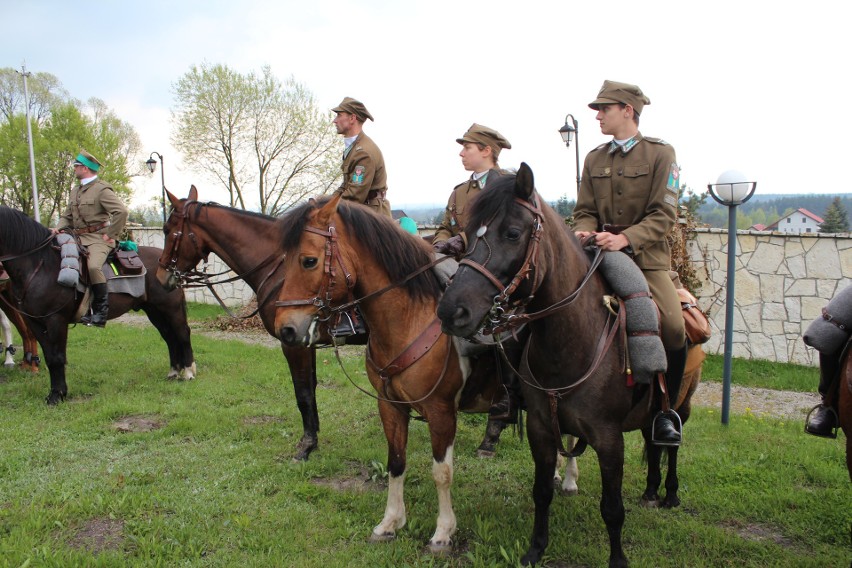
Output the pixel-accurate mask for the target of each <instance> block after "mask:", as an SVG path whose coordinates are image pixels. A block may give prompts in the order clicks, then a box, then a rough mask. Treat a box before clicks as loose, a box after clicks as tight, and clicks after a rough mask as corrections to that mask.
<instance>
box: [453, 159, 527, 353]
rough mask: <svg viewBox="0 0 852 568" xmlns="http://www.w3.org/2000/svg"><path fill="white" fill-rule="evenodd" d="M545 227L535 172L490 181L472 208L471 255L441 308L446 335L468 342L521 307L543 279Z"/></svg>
mask: <svg viewBox="0 0 852 568" xmlns="http://www.w3.org/2000/svg"><path fill="white" fill-rule="evenodd" d="M542 223H543V214H542V211H541V208H540V197H539V196H538V194H537V193H536V191H535V184H534V180H533V173H532V170H531V169H530V167H529V166H528V165H527V164H526V163H522V164H521V167H520V169H519V170H518V173H517V175H515V176H499V177H494V178H490V177H489V179H488V182H487V185H486V188H485V190H484V191H482V192H480V193H479V195H478V196H477V198H476V199H475V200H474V202H473V203H472V204H471V214H470V221H469V222H468V225H467V227H466V229H465V236H466V237H467V243H468V246H467V252H466V254H465V256H464V258H463V259H462V261H461V262H460V263H459V269H458V272H456V275H455V276H454V277H453V280H452V284H451V285H450V287H449V288H448V289H447V291H446V292H445V293H444V296H443V298H442V299H441V302H440V304H439V305H438V317H440V318H441V322H442V324H443V330H444V331H445V332H446V333H450V334H453V335H457V336H460V337H469V336H471V335H473V334H475V333H476V332H477V331H478V330H479V329H481V328H483V326H486V327H487V326H488V324H489V321H491V322H495V323H496V321H497V318H499V317H500V315H501V314H503V313H505V311H506V310H507V309H514V308H516V307H519V306H523V305H525V304H526V302H527V301H528V300H529V298H530V296H531V295H532V294H533V292H534V291H535V289H534V288H535V283H536V282H537V281H538V279H539V276H540V275H539V274H538V273H537V267H536V262H537V258H536V257H537V250H538V244H539V241H540V234H541V229H542Z"/></svg>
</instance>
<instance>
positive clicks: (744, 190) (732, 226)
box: [707, 170, 757, 424]
mask: <svg viewBox="0 0 852 568" xmlns="http://www.w3.org/2000/svg"><path fill="white" fill-rule="evenodd" d="M746 179H747V178H746V177H745V176H744V175H743V174H742V173H740V172H738V171H735V170H729V171H727V172H725V173H723V174H722V175H720V176H719V179H718V180H716V183H715V184H713V183H710V184H707V189H709V190H710V195H711V196H712V197H713V199H715V200H716V201H717V202H719V203H720V204H722V205H724V206H726V207H727V208H728V287H727V297H726V298H725V366H724V371H723V375H722V424H727V423H728V418H729V411H730V407H731V357H732V355H733V354H732V351H733V337H734V276H735V274H736V262H735V260H736V259H735V255H736V252H737V205H741V204H743V203H745V202H746V201H748V200H749V199H751V196H752V195H754V190H755V188H757V182H756V181H745V180H746Z"/></svg>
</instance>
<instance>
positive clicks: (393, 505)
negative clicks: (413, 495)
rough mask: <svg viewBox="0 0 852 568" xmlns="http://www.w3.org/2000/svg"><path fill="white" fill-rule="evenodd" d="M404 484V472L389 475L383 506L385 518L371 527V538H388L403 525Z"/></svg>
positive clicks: (380, 539) (394, 534)
mask: <svg viewBox="0 0 852 568" xmlns="http://www.w3.org/2000/svg"><path fill="white" fill-rule="evenodd" d="M404 486H405V472H403V473H402V475H400V476H399V477H394V476H390V479H389V480H388V502H387V506H386V507H385V518H383V519H382V522H381V523H379V524H378V525H376V527H375V528H374V529H373V535H372V539H373V540H379V541H382V540H390V539H392V538H393V537H394V536H396V531H397V530H398V529H401V528H402V527H404V526H405V500H404V498H403V489H404Z"/></svg>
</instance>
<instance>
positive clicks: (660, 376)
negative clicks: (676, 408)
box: [657, 373, 671, 412]
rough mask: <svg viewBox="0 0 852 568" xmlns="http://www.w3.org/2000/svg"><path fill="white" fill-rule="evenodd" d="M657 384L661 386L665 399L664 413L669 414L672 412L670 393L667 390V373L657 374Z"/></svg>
mask: <svg viewBox="0 0 852 568" xmlns="http://www.w3.org/2000/svg"><path fill="white" fill-rule="evenodd" d="M657 383H658V384H659V385H660V392H661V393H662V398H663V401H662V402H663V404H662V407H663V412H668V411H669V410H671V402H670V400H669V391H668V389H666V374H665V373H657Z"/></svg>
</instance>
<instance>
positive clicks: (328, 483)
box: [311, 463, 387, 493]
mask: <svg viewBox="0 0 852 568" xmlns="http://www.w3.org/2000/svg"><path fill="white" fill-rule="evenodd" d="M348 465H349V466H350V469H353V470H354V473H353V474H352V475H344V476H339V477H315V478H313V479H311V483H313V484H314V485H318V486H320V487H328V488H330V489H334V490H335V491H354V492H356V493H365V492H367V491H384V490H385V489H386V488H387V484H386V483H385V480H384V478H382V477H376V476H374V475H372V474H371V473H370V470H368V469H367V468H366V467H364V466H363V465H361V464H359V463H350V464H348Z"/></svg>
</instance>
